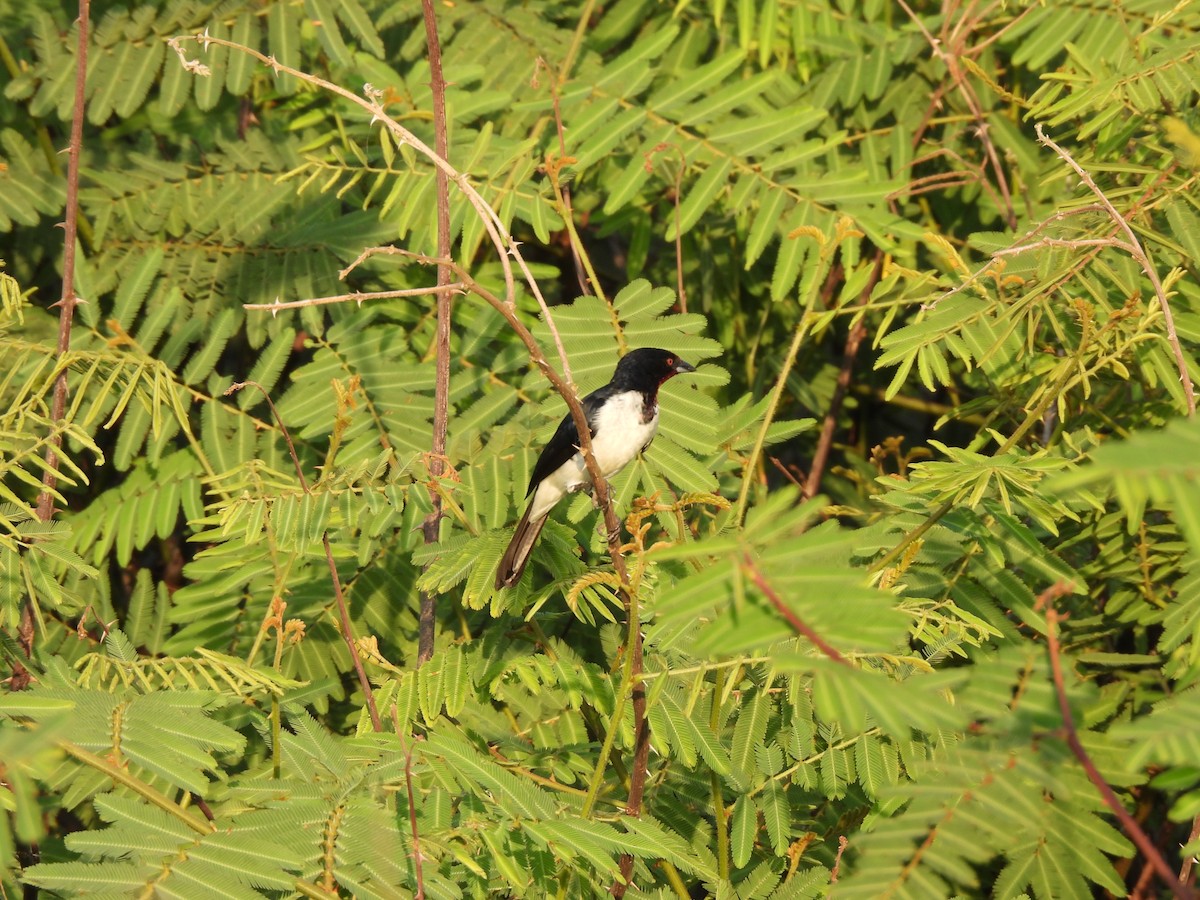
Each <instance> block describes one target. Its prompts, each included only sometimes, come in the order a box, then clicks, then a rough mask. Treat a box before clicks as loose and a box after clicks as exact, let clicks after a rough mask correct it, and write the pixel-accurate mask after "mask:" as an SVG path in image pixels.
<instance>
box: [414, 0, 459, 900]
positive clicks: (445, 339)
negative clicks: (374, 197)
mask: <svg viewBox="0 0 1200 900" xmlns="http://www.w3.org/2000/svg"><path fill="white" fill-rule="evenodd" d="M421 10H422V12H423V16H424V20H425V44H426V47H427V48H428V52H429V74H430V84H429V86H430V89H431V92H432V94H433V133H434V147H435V149H436V151H437V155H438V156H440V157H441V158H442V159H446V160H448V159H449V156H450V152H449V142H448V140H447V137H446V79H445V78H444V77H443V75H442V45H441V42H440V41H439V40H438V30H437V15H436V14H435V13H434V10H433V0H421ZM436 188H437V235H438V250H437V253H438V256H440V257H442V258H444V259H445V258H448V257H449V256H450V183H449V180H448V178H447V175H446V172H445V170H443V169H440V168H439V169H438V170H437V172H436ZM437 272H438V274H437V281H438V287H439V288H441V290H439V291H438V295H437V338H436V360H437V361H436V365H437V371H436V375H435V376H434V388H433V449H432V451H431V453H430V462H429V476H430V478H431V480H433V481H434V482H436V481H437V480H438V479H439V478H441V476H442V472H443V471H444V469H445V460H446V429H447V426H448V422H449V410H450V299H451V296H452V294H453V293H454V288H455V287H459V286H461V285H458V284H453V285H452V283H451V278H450V275H451V273H450V267H449V266H447V265H444V264H442V265H439V266H438V269H437ZM430 500H431V501H432V508H431V509H430V511H429V515H427V516H426V517H425V520H424V521H423V522H422V523H421V532H422V535H423V536H424V539H425V545H426V546H429V545H430V544H436V543H437V542H438V537H439V534H440V531H441V521H442V495H441V494H440V493H439V492H437V491H431V497H430ZM432 565H433V560H432V559H431V560H430V561H429V562H428V563H427V564H426V565H425V570H426V571H428V570H429V567H430V566H432ZM436 601H437V598H436V596H435V595H434V593H433V592H432V591H421V610H420V618H419V621H418V625H417V665H418V666H419V665H421V664H422V663H425V662H428V661H429V660H430V659H431V658H432V657H433V639H434V627H435V625H436V622H435V619H436V616H437V602H436ZM414 828H415V825H414ZM422 895H423V890H421V889H420V888H419V886H418V892H417V896H418V898H420V897H421V896H422Z"/></svg>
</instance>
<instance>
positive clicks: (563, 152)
mask: <svg viewBox="0 0 1200 900" xmlns="http://www.w3.org/2000/svg"><path fill="white" fill-rule="evenodd" d="M537 67H538V68H539V69H540V68H545V69H546V70H547V71H550V99H551V101H552V103H553V107H554V129H555V131H556V132H557V133H558V158H559V160H561V161H563V162H565V161H566V159H567V134H566V131H565V130H564V129H563V120H562V108H561V103H560V102H559V91H558V89H559V82H558V80H559V77H560V76H559V75H558V73H556V72H553V71H551V70H550V65H549V63H547V62H546V61H545V60H544V59H542V57H540V56H539V57H538V58H537ZM563 77H565V76H563ZM533 86H534V87H535V88H536V87H537V75H536V73H535V74H534V84H533ZM547 163H548V164H547V173H548V174H549V173H550V172H551V165H553V164H551V163H550V162H549V161H547ZM557 177H558V172H557V171H555V172H554V174H553V178H554V179H557ZM552 183H554V182H553V181H552ZM556 187H559V186H558V185H557V184H556ZM560 197H561V199H560V201H559V202H560V203H561V204H562V206H563V221H564V222H573V221H575V210H574V209H572V207H571V188H570V186H569V185H566V184H564V185H561V194H560ZM570 244H571V261H572V262H573V263H574V264H575V280H576V281H577V282H578V283H579V291H580V293H582V294H583V295H585V296H586V295H588V294H590V293H591V292H592V290H591V287H590V286H589V285H588V276H587V273H586V272H585V271H584V268H583V257H582V256H580V255H579V249H578V248H577V247H576V246H575V242H574V241H571V242H570Z"/></svg>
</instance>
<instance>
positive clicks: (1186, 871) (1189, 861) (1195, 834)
mask: <svg viewBox="0 0 1200 900" xmlns="http://www.w3.org/2000/svg"><path fill="white" fill-rule="evenodd" d="M1197 838H1200V815H1197V816H1196V818H1194V819H1192V833H1191V834H1189V835H1188V843H1189V844H1194V843H1195V842H1196V839H1197ZM1195 865H1196V855H1195V854H1194V853H1189V854H1188V855H1187V856H1185V857H1184V859H1183V865H1181V866H1180V867H1179V880H1180V881H1182V882H1183V883H1184V884H1186V885H1188V886H1189V887H1190V886H1191V884H1192V880H1193V879H1194V878H1195V877H1196V876H1195V874H1194V873H1193V872H1192V867H1193V866H1195Z"/></svg>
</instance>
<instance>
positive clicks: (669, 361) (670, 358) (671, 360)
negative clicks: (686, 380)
mask: <svg viewBox="0 0 1200 900" xmlns="http://www.w3.org/2000/svg"><path fill="white" fill-rule="evenodd" d="M667 365H668V366H673V365H675V357H673V356H668V357H667Z"/></svg>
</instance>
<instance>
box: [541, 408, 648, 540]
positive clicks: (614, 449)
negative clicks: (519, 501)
mask: <svg viewBox="0 0 1200 900" xmlns="http://www.w3.org/2000/svg"><path fill="white" fill-rule="evenodd" d="M645 412H646V410H645V399H644V396H643V395H642V394H641V393H640V392H638V391H627V392H625V393H623V394H616V395H614V396H612V397H609V398H608V401H607V402H605V403H604V405H603V406H601V407H600V409H599V410H597V412H596V417H595V427H594V428H593V429H592V430H593V432H594V437H593V438H592V453H593V454H594V455H595V457H596V464H597V466H599V468H600V471H601V472H603V473H604V477H605V478H610V477H612V476H613V475H614V474H616V473H617V472H619V471H620V470H621V469H622V468H623V467H624V466H626V465H628V464H629V463H630V462H631V461H632V460H633V458H634V457H635V456H637V455H638V454H639V453H641V452H642V450H643V449H644V448H645V447H646V445H647V444H649V443H650V441H652V440H653V439H654V435H655V434H656V433H657V432H658V404H657V403H655V404H654V407H653V409H652V410H651V411H650V412H651V415H650V418H649V419H648V420H647V421H643V420H642V419H643V416H644V415H645ZM591 483H592V479H591V477H590V476H589V475H588V471H587V464H586V463H585V462H584V461H583V454H582V453H576V454H575V455H574V456H572V457H571V458H570V459H569V460H567V461H566V462H565V463H563V464H562V465H561V466H559V467H558V469H556V470H555V471H554V472H551V473H550V474H549V475H548V476H546V478H545V480H543V481H542V483H541V484H539V485H538V487H537V490H536V491H535V492H534V497H533V508H532V513H531V518H537V517H538V516H540V515H544V514H545V513H546V512H549V511H550V508H551V507H553V506H554V505H555V504H556V503H558V501H559V500H561V499H562V498H563V496H564V495H565V494H569V493H572V492H574V491H578V490H580V489H581V488H584V487H587V486H589V485H591Z"/></svg>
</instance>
